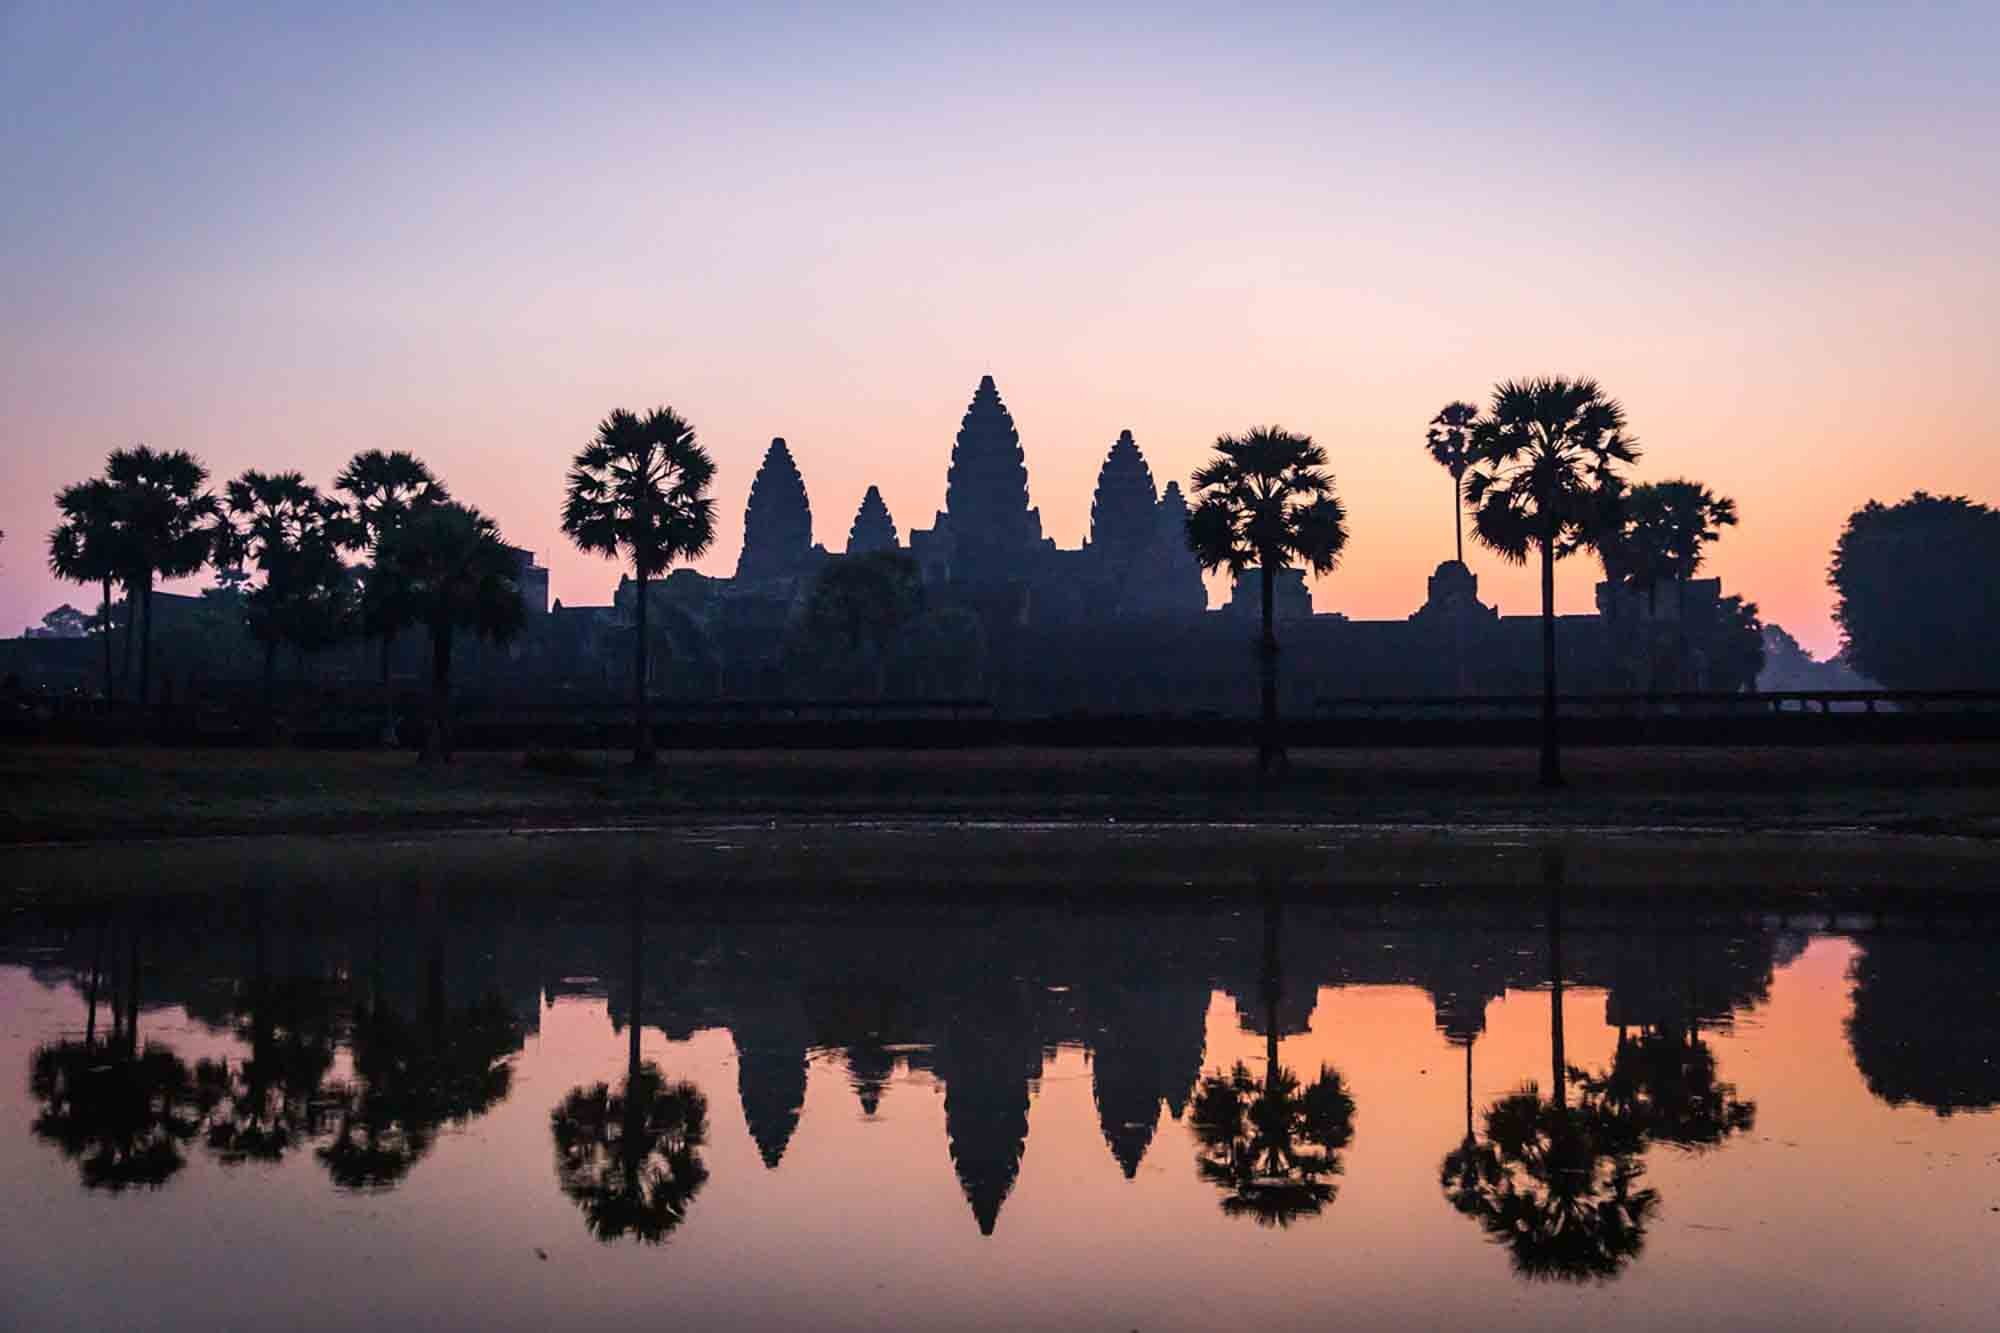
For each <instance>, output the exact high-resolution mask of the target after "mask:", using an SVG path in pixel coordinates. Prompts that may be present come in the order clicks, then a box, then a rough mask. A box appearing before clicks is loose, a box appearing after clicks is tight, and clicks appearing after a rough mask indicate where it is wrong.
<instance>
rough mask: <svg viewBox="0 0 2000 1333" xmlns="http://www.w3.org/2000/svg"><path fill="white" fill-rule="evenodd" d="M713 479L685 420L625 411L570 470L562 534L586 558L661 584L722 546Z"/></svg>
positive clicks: (666, 412)
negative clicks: (623, 566)
mask: <svg viewBox="0 0 2000 1333" xmlns="http://www.w3.org/2000/svg"><path fill="white" fill-rule="evenodd" d="M714 478H715V463H714V461H713V460H711V459H710V458H709V456H708V452H707V451H706V450H705V449H703V448H702V447H701V446H700V445H699V444H697V443H696V442H695V434H694V427H693V426H691V425H689V424H688V423H687V422H686V421H684V420H683V419H682V418H681V416H680V414H679V413H677V412H675V411H674V410H673V409H672V408H668V407H660V408H655V409H653V410H652V411H651V412H648V413H647V414H646V415H645V416H643V417H640V416H636V415H634V414H633V413H631V412H627V411H625V410H623V409H622V408H621V409H620V410H618V411H615V412H613V413H612V414H611V415H610V416H608V417H606V418H605V419H604V420H603V421H602V422H601V423H599V425H598V427H597V437H596V438H595V439H594V440H592V441H591V442H590V443H589V444H587V445H585V446H584V447H583V449H582V451H581V452H579V453H578V454H577V455H576V458H575V459H574V460H573V461H572V462H571V464H570V470H569V481H568V495H567V497H566V498H565V500H564V502H563V517H562V528H563V531H564V532H565V533H567V534H568V535H569V538H570V540H571V541H573V542H575V543H576V545H577V548H578V549H579V550H583V551H588V552H591V553H593V554H596V555H603V556H609V557H614V558H615V557H619V556H623V557H624V558H625V559H627V560H629V561H631V562H632V567H633V572H634V573H635V574H636V575H637V576H638V577H640V578H648V579H651V578H658V577H659V576H660V575H662V574H664V573H666V571H667V569H668V568H669V567H670V566H671V565H672V564H673V563H674V562H675V561H676V560H692V559H694V558H696V557H698V556H700V555H702V554H703V553H704V552H706V551H707V550H708V548H709V544H710V543H711V542H712V541H714V540H715V501H714V500H713V499H711V498H710V497H709V496H708V495H707V494H706V492H707V490H708V486H709V483H710V482H711V481H713V480H714Z"/></svg>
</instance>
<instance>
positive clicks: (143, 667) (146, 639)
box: [139, 574, 153, 708]
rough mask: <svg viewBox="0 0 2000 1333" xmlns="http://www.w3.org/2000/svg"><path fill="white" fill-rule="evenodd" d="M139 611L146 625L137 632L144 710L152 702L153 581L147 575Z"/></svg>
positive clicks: (140, 688) (140, 689) (140, 704)
mask: <svg viewBox="0 0 2000 1333" xmlns="http://www.w3.org/2000/svg"><path fill="white" fill-rule="evenodd" d="M140 598H141V605H140V610H141V611H143V612H144V613H145V617H146V623H145V624H144V625H143V626H141V628H140V630H139V706H140V707H141V708H144V707H145V706H146V705H147V704H149V703H151V702H152V701H153V695H152V688H151V687H152V683H153V579H152V576H151V575H150V574H149V575H148V576H147V577H146V581H145V583H144V584H143V585H141V592H140Z"/></svg>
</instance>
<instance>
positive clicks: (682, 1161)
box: [549, 890, 708, 1245]
mask: <svg viewBox="0 0 2000 1333" xmlns="http://www.w3.org/2000/svg"><path fill="white" fill-rule="evenodd" d="M642 892H643V891H641V890H635V891H634V893H633V896H632V927H631V934H632V955H631V969H632V991H631V994H632V1012H631V1014H630V1016H629V1019H628V1022H627V1024H626V1030H627V1034H626V1052H625V1080H624V1083H623V1084H622V1085H621V1086H620V1088H619V1090H618V1091H617V1092H615V1093H614V1092H613V1091H612V1090H611V1086H610V1085H609V1084H608V1083H598V1084H595V1085H593V1086H589V1087H582V1086H579V1087H574V1088H571V1089H570V1091H569V1095H568V1096H566V1097H564V1098H563V1100H562V1102H561V1104H559V1105H558V1106H557V1107H556V1108H555V1109H554V1110H553V1111H551V1112H550V1113H549V1132H550V1133H551V1134H552V1135H553V1136H554V1138H555V1146H556V1181H557V1183H558V1184H559V1185H561V1187H562V1192H563V1193H564V1194H566V1195H568V1196H569V1198H570V1200H571V1201H572V1202H573V1203H575V1204H576V1206H577V1207H578V1208H579V1209H581V1210H582V1211H583V1220H584V1225H585V1226H586V1227H588V1228H589V1230H590V1234H591V1235H593V1236H595V1237H597V1239H599V1240H601V1241H605V1242H607V1243H608V1242H611V1241H615V1240H617V1239H619V1238H620V1237H622V1236H626V1235H630V1236H631V1237H632V1238H633V1239H634V1240H638V1241H643V1242H645V1243H646V1244H649V1245H659V1244H662V1243H663V1242H665V1240H666V1239H667V1237H668V1236H670V1235H672V1234H673V1232H674V1230H675V1229H676V1228H678V1227H679V1226H680V1224H681V1223H682V1222H683V1221H685V1220H686V1219H687V1210H688V1207H689V1205H691V1204H692V1203H693V1202H694V1197H695V1195H696V1194H698V1193H700V1192H701V1187H702V1186H703V1185H704V1184H706V1183H707V1181H708V1168H707V1167H706V1166H705V1165H703V1163H702V1160H701V1149H702V1148H703V1147H704V1146H705V1145H706V1144H707V1142H708V1099H707V1098H706V1097H705V1096H703V1095H702V1092H701V1089H699V1088H697V1087H696V1086H695V1085H694V1084H692V1083H689V1082H686V1081H685V1080H683V1081H680V1082H675V1083H669V1082H667V1080H666V1078H665V1076H664V1075H663V1074H661V1072H660V1069H659V1066H657V1065H655V1064H654V1063H653V1062H652V1061H650V1060H647V1061H641V1060H640V1059H639V1034H640V1029H641V1025H642V1021H643V1015H644V1004H645V992H644V990H643V989H642V987H643V983H644V980H645V978H644V972H643V963H644V958H645V917H644V911H643V907H644V900H643V897H642V896H641V894H642Z"/></svg>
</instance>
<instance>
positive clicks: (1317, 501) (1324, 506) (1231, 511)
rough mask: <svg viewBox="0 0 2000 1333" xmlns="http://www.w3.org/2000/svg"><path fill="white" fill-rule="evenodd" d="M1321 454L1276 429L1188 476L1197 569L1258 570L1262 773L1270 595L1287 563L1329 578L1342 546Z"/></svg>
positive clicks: (1274, 721) (1267, 720)
mask: <svg viewBox="0 0 2000 1333" xmlns="http://www.w3.org/2000/svg"><path fill="white" fill-rule="evenodd" d="M1325 467H1326V450H1324V449H1322V448H1320V446H1318V445H1317V444H1314V443H1313V441H1312V438H1311V437H1310V436H1306V435H1293V434H1291V433H1290V432H1289V431H1286V430H1283V429H1281V428H1279V427H1276V426H1267V427H1259V428H1258V429H1256V430H1253V431H1250V432H1249V433H1248V434H1245V435H1243V436H1240V437H1238V436H1229V435H1225V436H1223V437H1222V438H1220V439H1218V440H1217V441H1216V442H1215V457H1213V458H1211V459H1210V460H1209V461H1208V462H1207V463H1206V464H1204V465H1203V466H1202V467H1201V469H1200V470H1199V471H1197V472H1196V473H1195V474H1194V490H1195V501H1196V503H1195V507H1194V509H1193V511H1192V512H1191V513H1189V515H1188V522H1187V532H1188V545H1189V547H1190V548H1191V549H1192V550H1193V551H1194V553H1195V557H1196V559H1198V560H1200V561H1201V565H1202V568H1204V569H1210V570H1213V569H1219V568H1226V569H1228V570H1229V572H1230V573H1231V574H1239V575H1240V574H1242V573H1243V572H1244V571H1245V570H1247V569H1250V568H1252V567H1253V566H1254V567H1255V568H1256V569H1257V571H1258V574H1259V577H1260V579H1261V583H1262V591H1263V622H1262V624H1263V631H1262V634H1261V636H1260V637H1259V639H1258V644H1257V647H1258V662H1259V666H1260V668H1261V674H1262V686H1263V689H1262V709H1261V713H1262V719H1263V720H1262V726H1261V728H1260V733H1259V740H1258V745H1257V763H1258V767H1259V769H1260V770H1261V771H1263V772H1265V773H1269V772H1270V771H1271V770H1272V769H1274V768H1276V767H1277V766H1278V765H1280V764H1281V763H1283V761H1284V746H1283V744H1282V742H1281V740H1280V738H1279V734H1278V636H1277V633H1276V631H1275V629H1274V628H1273V621H1272V587H1273V581H1274V580H1275V579H1276V577H1277V571H1278V570H1280V569H1289V568H1291V567H1292V562H1293V561H1294V560H1297V561H1300V562H1302V563H1303V564H1305V565H1307V566H1309V567H1310V568H1311V569H1312V570H1313V571H1314V572H1315V573H1319V574H1328V573H1331V572H1332V571H1333V567H1334V566H1335V565H1336V564H1338V563H1339V561H1340V553H1341V551H1343V550H1344V549H1345V548H1346V546H1347V510H1346V509H1345V508H1343V507H1342V506H1341V503H1340V500H1339V497H1338V496H1336V495H1335V493H1334V486H1333V478H1332V477H1331V476H1330V475H1328V474H1327V473H1326V471H1325V470H1324V469H1325Z"/></svg>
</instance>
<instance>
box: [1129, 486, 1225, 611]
mask: <svg viewBox="0 0 2000 1333" xmlns="http://www.w3.org/2000/svg"><path fill="white" fill-rule="evenodd" d="M1187 520H1188V507H1187V501H1186V500H1184V499H1182V498H1181V486H1180V483H1179V482H1177V481H1170V482H1168V483H1167V489H1166V490H1165V491H1164V492H1162V493H1161V495H1160V502H1159V503H1158V504H1157V505H1155V506H1154V507H1153V518H1152V527H1151V535H1150V537H1149V538H1148V541H1147V545H1146V548H1145V553H1144V554H1143V555H1141V556H1140V558H1139V559H1138V560H1137V561H1136V562H1135V563H1134V565H1133V566H1132V570H1131V572H1130V574H1129V575H1128V576H1127V578H1126V580H1125V583H1124V586H1123V588H1122V589H1121V591H1120V595H1119V600H1118V609H1119V614H1120V615H1121V616H1125V617H1128V618H1134V619H1146V620H1160V619H1168V618H1173V617H1178V616H1198V615H1200V614H1201V613H1202V612H1204V611H1206V610H1207V609H1208V588H1207V586H1206V585H1204V584H1203V583H1202V581H1201V562H1200V561H1199V560H1197V559H1195V555H1194V552H1193V551H1192V550H1191V549H1189V547H1188V540H1187Z"/></svg>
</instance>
